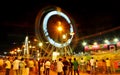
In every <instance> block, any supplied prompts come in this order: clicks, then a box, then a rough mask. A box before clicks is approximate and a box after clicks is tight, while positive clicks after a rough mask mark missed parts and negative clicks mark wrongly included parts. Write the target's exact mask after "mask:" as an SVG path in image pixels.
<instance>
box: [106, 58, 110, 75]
mask: <svg viewBox="0 0 120 75" xmlns="http://www.w3.org/2000/svg"><path fill="white" fill-rule="evenodd" d="M106 67H107V74H109V73H111V61H110V59H109V58H106Z"/></svg>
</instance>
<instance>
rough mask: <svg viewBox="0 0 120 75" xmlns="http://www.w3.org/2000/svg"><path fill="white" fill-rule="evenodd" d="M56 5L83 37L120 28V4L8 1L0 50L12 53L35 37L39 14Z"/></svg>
mask: <svg viewBox="0 0 120 75" xmlns="http://www.w3.org/2000/svg"><path fill="white" fill-rule="evenodd" d="M51 5H55V6H58V7H60V8H62V9H63V10H65V11H66V12H67V13H69V14H70V15H71V17H72V18H73V19H74V20H75V26H76V29H77V34H79V36H80V37H83V36H87V35H91V34H94V33H97V32H101V31H105V30H108V29H111V28H114V27H117V26H119V24H120V20H119V19H120V14H119V13H120V12H119V9H120V7H119V4H117V3H115V4H114V3H113V2H91V1H90V2H86V1H85V2H82V1H79V0H33V1H32V0H28V1H27V0H16V1H13V0H9V1H5V0H4V1H2V2H0V26H1V27H0V50H1V51H3V50H6V49H7V50H9V49H10V48H11V47H12V46H13V47H14V45H15V43H16V42H22V41H23V42H24V39H25V36H26V35H28V36H34V35H35V19H36V16H37V14H38V12H39V11H40V10H41V9H42V8H44V7H46V6H51Z"/></svg>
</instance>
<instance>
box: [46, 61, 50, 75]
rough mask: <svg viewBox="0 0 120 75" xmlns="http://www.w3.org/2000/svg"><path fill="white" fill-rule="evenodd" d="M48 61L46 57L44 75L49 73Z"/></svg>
mask: <svg viewBox="0 0 120 75" xmlns="http://www.w3.org/2000/svg"><path fill="white" fill-rule="evenodd" d="M50 65H51V63H50V61H49V59H47V61H46V62H45V75H49V74H50Z"/></svg>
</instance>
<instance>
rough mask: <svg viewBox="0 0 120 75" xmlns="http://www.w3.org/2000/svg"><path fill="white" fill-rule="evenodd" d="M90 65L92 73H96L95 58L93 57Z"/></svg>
mask: <svg viewBox="0 0 120 75" xmlns="http://www.w3.org/2000/svg"><path fill="white" fill-rule="evenodd" d="M90 66H91V71H90V72H91V74H94V73H95V59H94V58H93V57H92V58H91V59H90Z"/></svg>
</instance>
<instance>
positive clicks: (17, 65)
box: [12, 57, 20, 75]
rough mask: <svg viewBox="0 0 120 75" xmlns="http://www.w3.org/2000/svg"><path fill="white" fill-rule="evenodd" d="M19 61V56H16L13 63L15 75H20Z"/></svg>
mask: <svg viewBox="0 0 120 75" xmlns="http://www.w3.org/2000/svg"><path fill="white" fill-rule="evenodd" d="M19 62H20V60H18V58H17V57H15V60H14V61H13V63H12V65H13V72H14V75H19Z"/></svg>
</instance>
